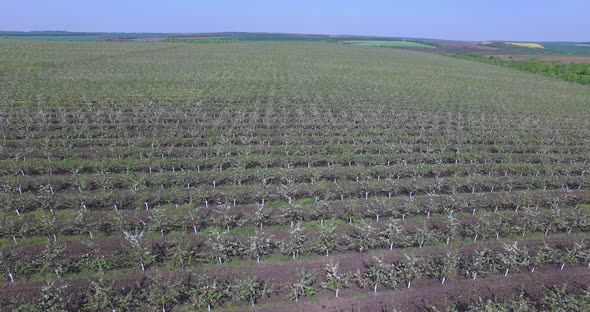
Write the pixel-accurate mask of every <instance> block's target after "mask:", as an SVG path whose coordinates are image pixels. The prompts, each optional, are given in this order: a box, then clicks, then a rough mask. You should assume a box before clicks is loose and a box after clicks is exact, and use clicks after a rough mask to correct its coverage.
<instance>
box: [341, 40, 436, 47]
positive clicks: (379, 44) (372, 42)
mask: <svg viewBox="0 0 590 312" xmlns="http://www.w3.org/2000/svg"><path fill="white" fill-rule="evenodd" d="M342 43H344V44H352V45H358V46H366V47H387V48H424V49H434V48H435V47H434V46H431V45H427V44H423V43H418V42H413V41H402V40H396V41H387V40H346V41H342Z"/></svg>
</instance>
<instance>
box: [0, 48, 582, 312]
mask: <svg viewBox="0 0 590 312" xmlns="http://www.w3.org/2000/svg"><path fill="white" fill-rule="evenodd" d="M589 117H590V88H588V87H587V86H583V85H580V84H576V83H570V82H566V81H560V80H556V79H552V78H549V77H544V76H540V75H533V74H530V73H526V72H520V71H515V70H511V69H508V68H503V67H500V66H494V65H491V64H485V63H478V62H472V61H468V60H462V59H456V58H450V57H445V56H442V55H437V54H431V53H424V52H418V51H409V50H399V49H376V48H373V47H364V46H357V45H345V44H330V43H322V42H256V41H252V42H233V41H228V42H224V43H223V44H180V43H175V42H123V43H108V42H42V41H21V40H2V41H0V133H1V134H2V136H1V137H0V271H1V273H2V278H0V307H2V308H3V309H6V310H15V311H16V310H19V309H20V311H50V310H53V311H62V310H72V311H111V310H114V309H116V310H117V311H148V310H154V311H194V310H195V309H196V310H198V311H207V310H209V309H211V310H213V311H247V310H256V311H301V310H304V311H350V310H353V311H357V310H359V309H361V307H362V309H361V310H364V311H393V310H394V309H396V310H397V311H413V310H428V309H435V308H437V309H440V310H446V309H449V310H459V311H466V310H475V309H484V308H488V309H492V310H497V309H494V307H499V306H501V305H506V306H510V305H516V304H519V306H520V307H523V306H525V305H526V306H527V307H529V309H531V310H535V309H537V310H550V309H551V308H554V307H556V306H558V305H559V304H560V303H561V302H564V301H566V300H567V302H568V303H569V304H570V306H571V307H574V308H576V307H577V308H579V310H584V309H585V308H587V307H588V305H589V304H590V303H589V302H588V299H587V295H586V296H585V294H584V292H585V291H587V288H586V285H588V284H589V283H590V216H589V215H590V189H589V188H588V186H589V185H590V165H589V164H588V161H589V160H590V118H589ZM442 298H446V299H442Z"/></svg>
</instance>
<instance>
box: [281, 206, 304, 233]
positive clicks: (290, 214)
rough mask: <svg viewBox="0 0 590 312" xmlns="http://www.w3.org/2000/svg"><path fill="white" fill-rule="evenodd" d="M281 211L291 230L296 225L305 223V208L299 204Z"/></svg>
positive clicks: (284, 207)
mask: <svg viewBox="0 0 590 312" xmlns="http://www.w3.org/2000/svg"><path fill="white" fill-rule="evenodd" d="M281 209H282V212H283V217H284V218H285V219H286V220H287V222H289V224H290V228H293V226H294V225H295V223H297V222H300V221H303V206H301V205H297V204H287V205H286V206H283V207H282V208H281Z"/></svg>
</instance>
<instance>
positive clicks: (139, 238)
mask: <svg viewBox="0 0 590 312" xmlns="http://www.w3.org/2000/svg"><path fill="white" fill-rule="evenodd" d="M123 234H124V235H125V239H126V240H127V241H128V242H129V244H130V245H131V250H130V252H131V253H132V254H133V256H134V257H135V258H136V259H137V260H139V262H140V265H141V271H142V272H144V271H145V268H146V266H147V265H149V264H151V263H152V262H153V261H154V260H155V257H154V255H152V254H151V253H150V252H149V250H147V249H146V248H145V247H144V246H143V231H141V232H140V231H137V230H136V231H134V232H128V231H125V232H123Z"/></svg>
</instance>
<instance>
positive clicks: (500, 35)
mask: <svg viewBox="0 0 590 312" xmlns="http://www.w3.org/2000/svg"><path fill="white" fill-rule="evenodd" d="M2 2H3V4H2V5H0V30H68V31H104V32H217V31H244V32H288V33H314V34H355V35H383V36H400V37H422V38H443V39H462V40H521V41H529V40H530V41H543V40H545V41H558V40H563V41H566V40H567V41H590V15H589V12H590V0H560V1H557V0H511V1H508V0H486V1H483V0H406V1H397V0H389V1H387V0H373V1H371V0H366V1H350V0H296V1H295V0H294V1H286V0H285V1H281V0H249V1H229V0H211V1H200V0H193V1H190V0H176V1H175V0H168V1H164V0H143V1H141V0H95V1H86V0H75V1H74V0H53V1H47V0H35V1H33V0H3V1H2Z"/></svg>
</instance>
